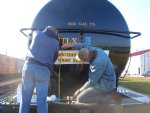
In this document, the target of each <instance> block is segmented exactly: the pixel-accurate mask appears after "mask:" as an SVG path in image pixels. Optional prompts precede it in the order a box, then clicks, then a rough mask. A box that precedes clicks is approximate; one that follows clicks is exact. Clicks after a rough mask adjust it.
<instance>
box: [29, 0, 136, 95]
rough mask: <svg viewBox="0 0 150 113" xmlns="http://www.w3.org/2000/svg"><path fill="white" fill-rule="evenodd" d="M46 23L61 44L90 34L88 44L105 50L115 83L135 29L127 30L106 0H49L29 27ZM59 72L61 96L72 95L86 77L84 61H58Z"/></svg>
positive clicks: (123, 21) (78, 40)
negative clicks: (79, 62) (51, 27)
mask: <svg viewBox="0 0 150 113" xmlns="http://www.w3.org/2000/svg"><path fill="white" fill-rule="evenodd" d="M48 25H51V26H54V27H56V28H57V29H58V30H59V41H60V43H61V44H63V43H85V42H86V37H90V45H92V46H95V47H100V48H102V49H104V50H107V51H109V54H108V55H109V57H110V59H111V61H112V62H113V65H114V68H115V72H116V75H117V83H118V78H119V76H120V74H121V73H122V71H123V70H124V68H125V66H126V63H127V61H128V58H129V53H130V47H131V45H130V41H131V38H132V37H130V34H131V33H133V34H136V33H135V32H129V29H128V26H127V23H126V21H125V19H124V17H123V16H122V14H121V13H120V12H119V10H118V9H117V8H116V7H115V6H114V5H113V4H111V3H110V2H109V1H107V0H51V1H50V2H49V3H47V4H46V5H45V6H44V7H43V8H42V9H41V10H40V11H39V13H38V14H37V16H36V17H35V19H34V21H33V24H32V27H33V28H37V29H43V28H45V27H46V26H48ZM59 69H60V65H55V67H54V70H55V72H56V73H58V71H59ZM60 72H61V75H60V76H61V78H62V81H61V96H67V95H72V94H73V93H74V91H75V90H76V89H78V88H80V87H81V85H83V83H84V82H85V81H86V80H87V78H88V64H62V65H61V69H60ZM53 85H54V84H53ZM53 85H52V87H56V86H55V85H54V86H53ZM56 85H57V84H56ZM116 85H117V84H116ZM56 89H57V88H56Z"/></svg>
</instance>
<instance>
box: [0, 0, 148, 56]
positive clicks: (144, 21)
mask: <svg viewBox="0 0 150 113" xmlns="http://www.w3.org/2000/svg"><path fill="white" fill-rule="evenodd" d="M48 1H49V0H1V1H0V14H1V19H0V25H1V27H0V31H1V36H0V53H3V54H7V55H10V56H14V57H18V58H22V57H24V56H25V50H26V39H25V38H22V37H23V35H22V34H21V33H20V32H19V30H20V29H21V28H26V27H30V26H31V24H32V22H33V19H34V18H35V16H36V14H37V13H38V11H39V10H40V9H41V8H42V7H43V6H44V5H45V4H46V3H47V2H48ZM109 1H110V2H111V3H113V4H114V5H115V7H117V8H118V9H119V11H120V12H121V13H122V15H123V16H124V18H125V20H126V22H127V24H128V27H129V30H130V31H136V32H141V34H142V35H141V36H140V37H138V38H135V39H133V40H132V43H131V44H132V45H131V50H132V51H135V50H141V49H147V48H150V44H149V32H150V31H149V30H150V22H149V20H150V13H149V11H150V0H109Z"/></svg>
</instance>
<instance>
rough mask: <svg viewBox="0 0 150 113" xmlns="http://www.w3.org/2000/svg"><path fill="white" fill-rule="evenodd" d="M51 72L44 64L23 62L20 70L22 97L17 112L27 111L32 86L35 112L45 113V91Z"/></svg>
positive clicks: (25, 112)
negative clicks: (35, 104)
mask: <svg viewBox="0 0 150 113" xmlns="http://www.w3.org/2000/svg"><path fill="white" fill-rule="evenodd" d="M50 74H51V72H50V71H49V69H48V68H47V67H45V66H41V65H37V64H30V63H25V64H24V66H23V70H22V99H21V102H20V108H19V113H29V108H30V102H31V98H32V94H33V90H34V87H35V88H36V94H37V113H47V112H48V108H47V93H48V86H49V80H50Z"/></svg>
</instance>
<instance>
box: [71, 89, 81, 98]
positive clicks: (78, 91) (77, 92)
mask: <svg viewBox="0 0 150 113" xmlns="http://www.w3.org/2000/svg"><path fill="white" fill-rule="evenodd" d="M80 93H81V91H80V89H78V90H77V91H76V92H75V93H74V95H73V100H76V98H77V96H78V95H79V94H80Z"/></svg>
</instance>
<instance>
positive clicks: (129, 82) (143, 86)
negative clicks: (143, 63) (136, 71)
mask: <svg viewBox="0 0 150 113" xmlns="http://www.w3.org/2000/svg"><path fill="white" fill-rule="evenodd" d="M119 85H120V86H123V87H126V88H129V89H132V90H134V91H137V92H139V93H143V94H146V95H150V77H130V76H127V77H125V78H120V79H119Z"/></svg>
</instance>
